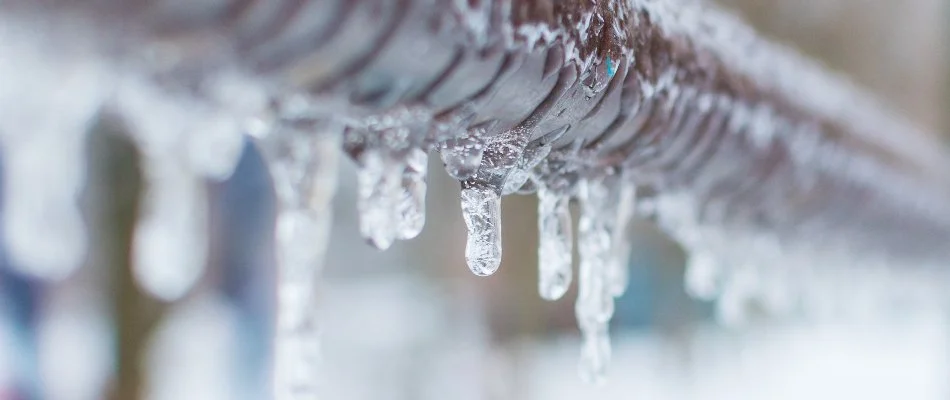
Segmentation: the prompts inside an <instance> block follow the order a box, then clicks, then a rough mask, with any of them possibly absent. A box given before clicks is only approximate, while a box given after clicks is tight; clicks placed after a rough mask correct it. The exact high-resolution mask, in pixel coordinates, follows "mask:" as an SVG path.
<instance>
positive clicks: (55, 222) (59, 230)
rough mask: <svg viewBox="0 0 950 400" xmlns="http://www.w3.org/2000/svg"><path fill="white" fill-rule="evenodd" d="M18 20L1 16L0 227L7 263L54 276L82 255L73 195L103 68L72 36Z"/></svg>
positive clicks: (82, 232)
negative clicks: (0, 186) (0, 207)
mask: <svg viewBox="0 0 950 400" xmlns="http://www.w3.org/2000/svg"><path fill="white" fill-rule="evenodd" d="M22 22H23V21H20V20H18V19H17V18H16V17H15V16H14V17H13V18H4V17H3V16H2V15H0V60H3V62H0V80H2V83H0V145H2V151H3V163H4V183H5V188H4V190H3V197H4V198H3V204H4V226H3V231H4V236H5V238H6V243H7V249H8V251H9V254H10V256H11V258H12V261H13V265H15V266H16V267H18V268H21V269H22V270H23V271H24V272H26V273H28V274H30V275H34V276H39V277H47V278H57V277H63V276H65V275H67V274H69V273H70V272H71V271H73V269H75V268H76V267H78V266H79V265H80V264H81V263H82V261H83V258H84V255H85V247H86V241H87V239H86V234H85V229H84V227H83V222H82V217H81V215H80V213H79V210H78V209H77V204H76V201H77V196H78V194H79V191H80V189H81V187H82V182H83V180H84V175H85V173H84V169H85V159H84V151H85V148H84V139H85V137H86V130H87V129H88V128H89V124H90V123H91V120H92V119H93V117H94V116H95V114H96V113H97V111H98V110H99V108H100V106H101V104H102V102H103V99H104V97H105V95H106V88H107V86H106V85H105V83H106V76H107V74H106V72H105V68H104V67H103V66H102V65H101V64H99V63H98V58H96V57H95V55H94V53H93V51H94V50H93V49H92V48H89V47H88V46H84V45H83V44H82V43H80V39H79V38H76V39H75V40H72V39H73V38H72V37H70V38H68V39H70V40H56V39H63V38H60V37H56V38H54V36H55V35H54V34H53V33H52V32H42V33H38V32H36V29H35V27H33V26H23V24H22ZM33 22H37V21H33ZM54 41H55V42H56V43H57V45H56V46H53V45H52V44H51V43H48V42H54Z"/></svg>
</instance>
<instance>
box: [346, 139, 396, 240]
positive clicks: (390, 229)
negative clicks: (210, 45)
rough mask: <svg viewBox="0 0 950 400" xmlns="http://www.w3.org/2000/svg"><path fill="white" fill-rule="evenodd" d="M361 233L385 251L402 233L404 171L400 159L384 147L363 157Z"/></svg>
mask: <svg viewBox="0 0 950 400" xmlns="http://www.w3.org/2000/svg"><path fill="white" fill-rule="evenodd" d="M360 164H362V165H361V166H360V169H359V175H358V176H357V179H358V183H359V199H358V204H357V208H358V209H359V213H360V232H361V233H362V234H363V237H365V238H366V239H367V240H368V241H369V242H370V243H371V244H372V245H373V246H376V248H378V249H380V250H386V249H388V248H389V246H391V245H392V244H393V241H394V240H396V236H397V235H398V234H399V232H398V231H399V228H400V221H399V219H398V218H399V215H397V213H398V212H399V206H400V204H399V203H400V202H401V201H402V197H403V189H402V180H403V171H401V170H400V168H399V167H398V162H396V161H395V160H393V159H392V158H391V157H390V156H389V155H387V154H384V152H383V151H381V150H376V149H370V150H366V151H364V152H363V154H362V155H361V156H360Z"/></svg>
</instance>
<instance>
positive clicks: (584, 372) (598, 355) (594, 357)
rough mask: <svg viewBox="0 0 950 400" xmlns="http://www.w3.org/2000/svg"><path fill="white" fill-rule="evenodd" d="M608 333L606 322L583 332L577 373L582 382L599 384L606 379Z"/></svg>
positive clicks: (608, 352)
mask: <svg viewBox="0 0 950 400" xmlns="http://www.w3.org/2000/svg"><path fill="white" fill-rule="evenodd" d="M610 353H611V349H610V334H609V332H607V324H600V325H597V326H596V327H592V328H590V330H589V331H588V332H585V333H584V337H583V343H582V344H581V359H580V363H579V365H578V373H579V374H580V376H581V379H582V380H583V381H584V382H587V383H591V384H595V385H601V384H604V383H605V382H606V380H607V370H608V368H609V367H610V358H611V357H610Z"/></svg>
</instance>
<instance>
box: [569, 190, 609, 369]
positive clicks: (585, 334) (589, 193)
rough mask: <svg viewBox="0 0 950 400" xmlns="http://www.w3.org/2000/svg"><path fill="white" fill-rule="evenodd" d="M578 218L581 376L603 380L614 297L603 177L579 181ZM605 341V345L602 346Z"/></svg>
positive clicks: (578, 304) (578, 316)
mask: <svg viewBox="0 0 950 400" xmlns="http://www.w3.org/2000/svg"><path fill="white" fill-rule="evenodd" d="M578 197H579V198H580V202H581V217H580V221H579V224H578V225H579V227H578V234H579V237H578V241H577V246H578V250H579V251H578V253H579V255H580V258H581V259H580V268H579V274H578V280H577V284H578V293H577V303H576V305H575V313H576V314H577V322H578V325H579V327H580V330H581V335H582V340H583V343H584V344H583V345H582V346H583V350H582V361H581V376H582V377H584V378H585V379H587V380H589V381H591V382H598V381H602V380H603V379H604V376H605V374H606V364H607V360H608V359H609V354H610V344H609V339H608V338H607V330H608V324H609V323H610V319H611V318H612V317H613V313H614V297H613V293H612V292H611V287H610V284H609V281H608V278H609V275H608V273H609V272H608V271H609V270H608V269H609V268H610V264H611V261H612V259H611V255H612V254H611V246H610V244H611V243H610V242H611V224H612V220H611V219H612V218H614V217H615V215H612V213H610V212H609V209H610V206H609V202H610V188H609V187H608V185H607V184H606V183H605V182H604V178H603V177H598V178H591V179H586V180H584V181H581V183H580V187H579V189H578ZM605 341H606V343H605Z"/></svg>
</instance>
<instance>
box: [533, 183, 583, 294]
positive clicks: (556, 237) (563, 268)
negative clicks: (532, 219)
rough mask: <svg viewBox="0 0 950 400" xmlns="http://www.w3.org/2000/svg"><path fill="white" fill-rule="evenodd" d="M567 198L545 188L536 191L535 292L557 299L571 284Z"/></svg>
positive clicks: (568, 199) (572, 240)
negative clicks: (536, 284)
mask: <svg viewBox="0 0 950 400" xmlns="http://www.w3.org/2000/svg"><path fill="white" fill-rule="evenodd" d="M569 203H570V197H569V196H567V195H564V194H559V193H554V192H552V191H551V190H549V189H547V188H540V189H539V190H538V225H539V235H538V242H539V244H538V293H539V294H540V295H541V298H543V299H545V300H557V299H560V298H561V297H562V296H564V293H567V289H568V288H569V287H570V285H571V279H572V271H571V262H572V261H573V256H574V236H573V233H572V229H571V223H572V222H571V211H570V209H569V208H568V205H569Z"/></svg>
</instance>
